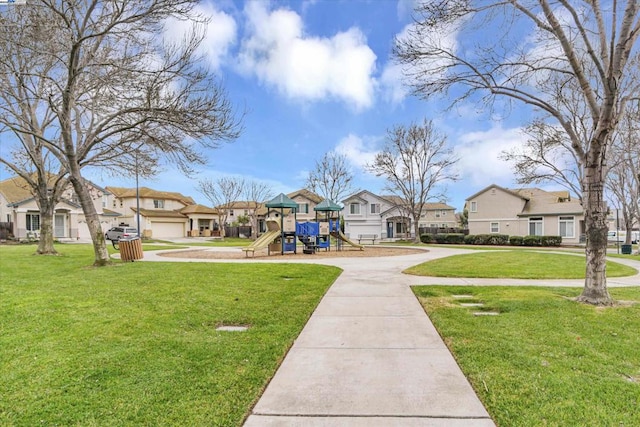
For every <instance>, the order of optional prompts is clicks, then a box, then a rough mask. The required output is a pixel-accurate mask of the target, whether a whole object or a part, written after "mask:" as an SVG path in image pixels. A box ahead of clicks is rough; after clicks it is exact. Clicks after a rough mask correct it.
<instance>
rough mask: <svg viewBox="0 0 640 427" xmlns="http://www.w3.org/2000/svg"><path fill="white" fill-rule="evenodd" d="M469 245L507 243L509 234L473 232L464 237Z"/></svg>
mask: <svg viewBox="0 0 640 427" xmlns="http://www.w3.org/2000/svg"><path fill="white" fill-rule="evenodd" d="M464 243H466V244H469V245H498V246H501V245H508V244H509V236H507V235H506V234H474V235H469V236H466V237H465V238H464Z"/></svg>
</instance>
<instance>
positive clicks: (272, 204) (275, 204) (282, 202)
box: [265, 193, 298, 209]
mask: <svg viewBox="0 0 640 427" xmlns="http://www.w3.org/2000/svg"><path fill="white" fill-rule="evenodd" d="M265 206H266V207H268V208H291V209H297V208H298V204H297V203H296V202H294V201H293V200H291V199H290V198H288V197H287V196H286V195H285V194H283V193H280V194H278V195H277V196H276V197H274V198H273V199H271V200H269V201H268V202H267V203H265Z"/></svg>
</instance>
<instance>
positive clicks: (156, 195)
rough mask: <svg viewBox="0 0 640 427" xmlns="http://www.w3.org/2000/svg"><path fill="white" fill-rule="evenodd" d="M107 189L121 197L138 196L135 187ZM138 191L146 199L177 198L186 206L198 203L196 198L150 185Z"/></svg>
mask: <svg viewBox="0 0 640 427" xmlns="http://www.w3.org/2000/svg"><path fill="white" fill-rule="evenodd" d="M106 189H107V191H109V192H111V193H112V194H113V195H114V196H116V197H117V198H119V199H131V198H135V197H136V189H135V188H123V187H107V188H106ZM138 193H139V194H140V197H142V198H144V199H158V200H177V201H178V202H180V203H182V204H183V205H185V206H188V205H195V204H196V202H195V200H193V199H192V198H191V197H189V196H185V195H184V194H181V193H177V192H173V191H157V190H154V189H152V188H148V187H139V188H138Z"/></svg>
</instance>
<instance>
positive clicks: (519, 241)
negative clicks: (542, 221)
mask: <svg viewBox="0 0 640 427" xmlns="http://www.w3.org/2000/svg"><path fill="white" fill-rule="evenodd" d="M523 240H524V237H522V236H511V237H509V244H510V245H511V246H522V245H523V244H524V243H523Z"/></svg>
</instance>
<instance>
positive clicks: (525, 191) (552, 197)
mask: <svg viewBox="0 0 640 427" xmlns="http://www.w3.org/2000/svg"><path fill="white" fill-rule="evenodd" d="M513 191H514V192H516V193H518V194H521V195H522V197H523V198H526V200H527V203H525V205H524V208H523V209H522V212H521V213H520V214H519V215H520V216H531V215H561V214H578V215H579V214H582V213H583V208H582V204H581V203H580V200H578V199H571V196H570V194H569V192H568V191H545V190H541V189H539V188H520V189H517V190H513Z"/></svg>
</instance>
